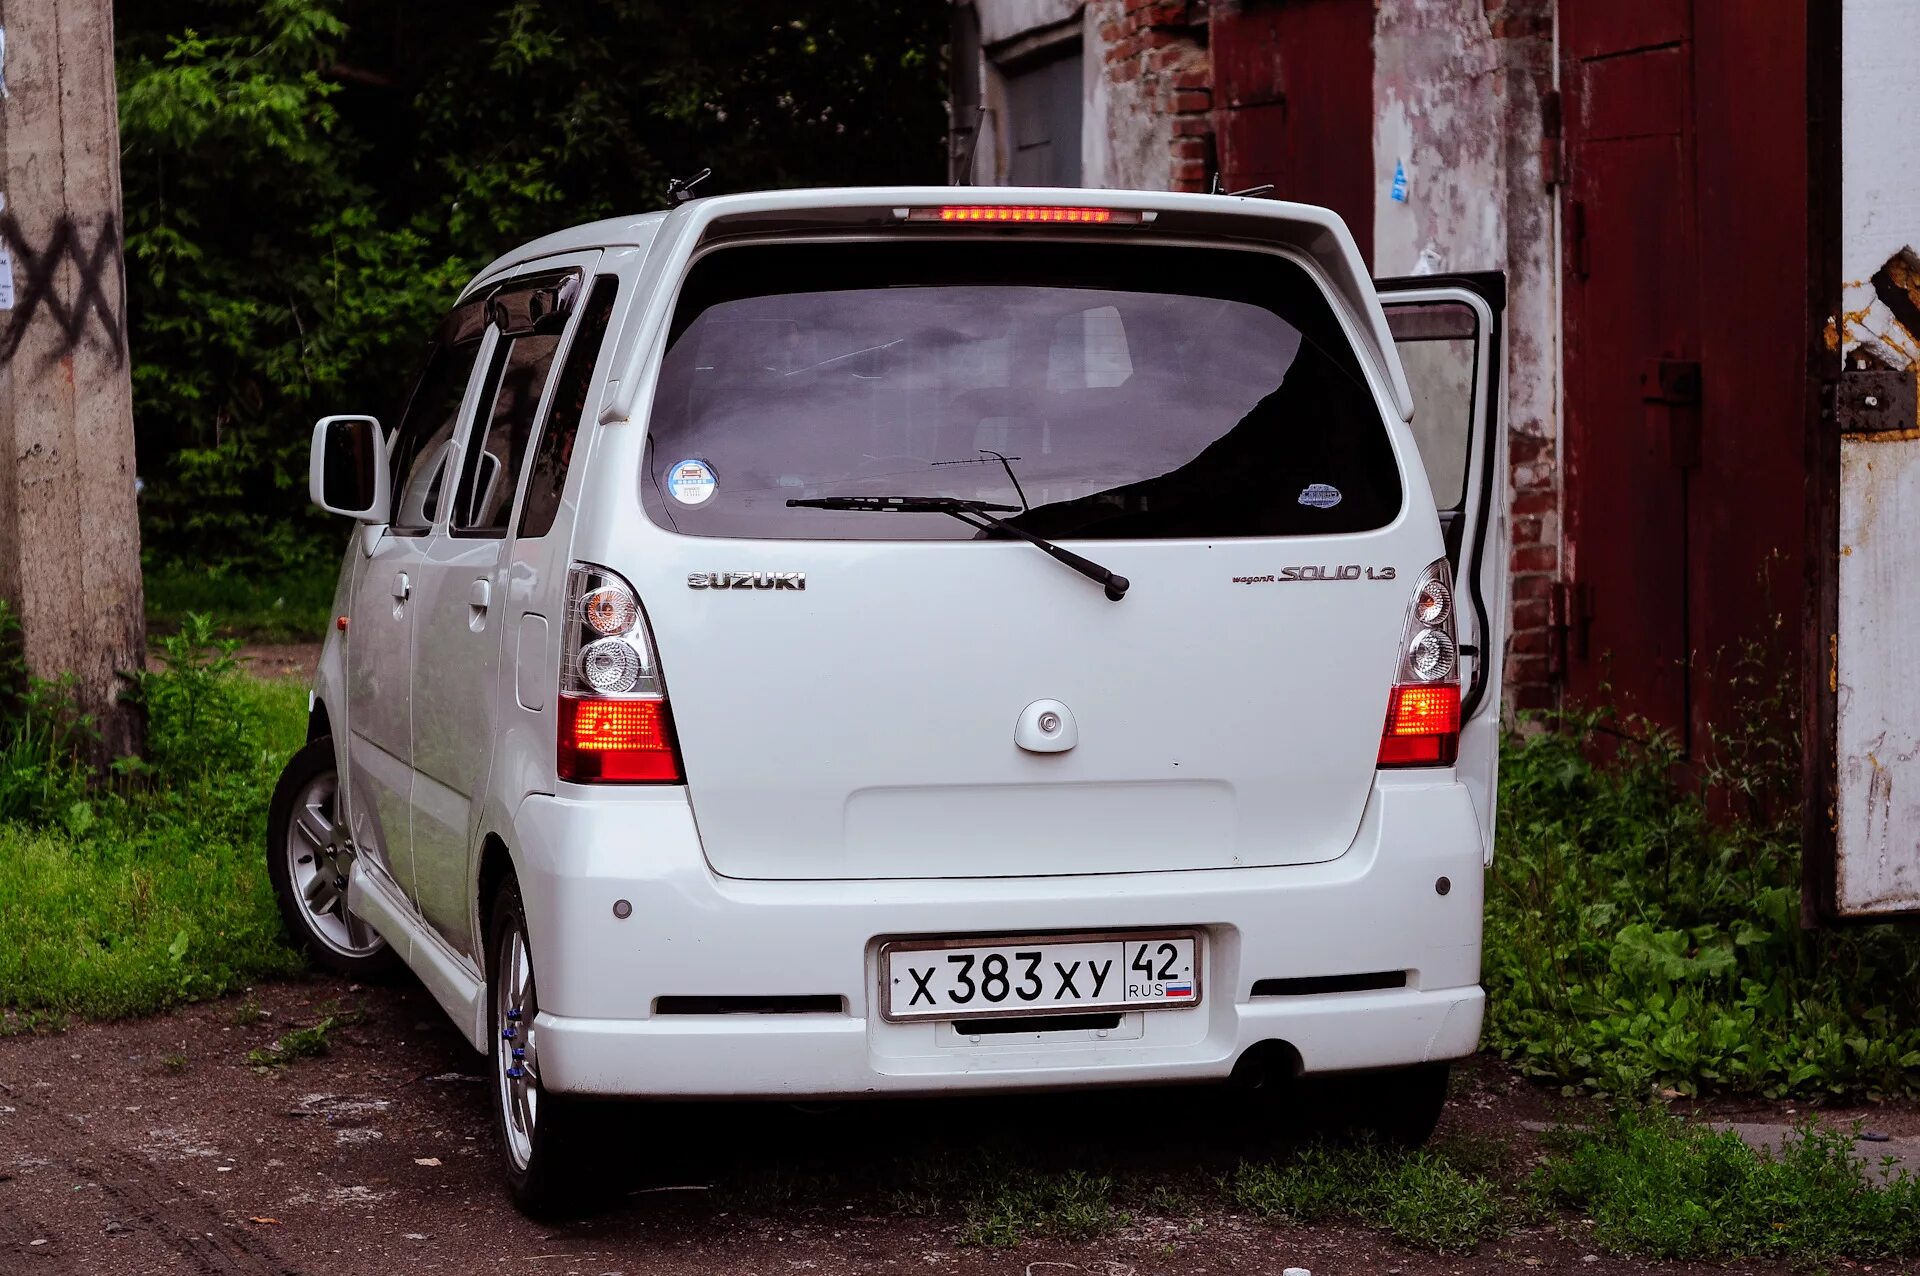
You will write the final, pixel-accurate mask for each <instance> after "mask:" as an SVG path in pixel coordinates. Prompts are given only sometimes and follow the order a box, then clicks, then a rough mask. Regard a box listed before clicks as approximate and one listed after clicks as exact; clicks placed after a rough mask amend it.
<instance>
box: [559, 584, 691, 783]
mask: <svg viewBox="0 0 1920 1276" xmlns="http://www.w3.org/2000/svg"><path fill="white" fill-rule="evenodd" d="M565 632H566V642H565V645H564V646H563V647H562V649H561V653H560V656H561V659H560V730H559V747H558V749H557V751H556V753H555V771H556V772H557V774H558V775H559V777H560V778H561V779H563V780H571V781H573V782H574V783H576V784H679V783H680V782H681V781H682V780H683V779H684V775H683V773H682V771H681V768H680V747H679V745H678V744H677V743H676V742H675V740H674V737H673V718H672V716H671V715H670V714H669V713H668V711H667V689H666V684H665V683H663V682H661V680H660V658H659V655H658V654H657V653H656V651H655V650H654V645H653V635H652V633H650V632H649V631H648V629H647V618H646V617H645V616H644V615H643V614H641V611H640V599H639V597H638V596H637V595H636V594H635V593H634V592H633V586H632V585H629V584H628V583H627V582H626V581H625V580H624V579H623V578H622V577H621V576H620V574H619V573H618V572H614V571H609V570H608V569H607V568H605V567H596V566H594V565H593V564H591V563H575V564H574V565H573V568H572V570H571V571H569V572H568V573H567V617H566V622H565Z"/></svg>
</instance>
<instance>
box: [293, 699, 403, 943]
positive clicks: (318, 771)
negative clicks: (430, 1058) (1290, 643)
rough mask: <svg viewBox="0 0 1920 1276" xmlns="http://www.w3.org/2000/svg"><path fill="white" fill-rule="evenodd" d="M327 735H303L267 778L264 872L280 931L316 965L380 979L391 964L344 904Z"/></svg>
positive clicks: (341, 841) (347, 848)
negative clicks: (275, 777)
mask: <svg viewBox="0 0 1920 1276" xmlns="http://www.w3.org/2000/svg"><path fill="white" fill-rule="evenodd" d="M339 797H340V782H339V775H338V773H337V771H336V770H335V766H334V757H333V738H332V737H331V736H321V737H320V738H319V739H317V740H311V741H309V742H308V743H307V744H306V746H305V747H304V748H302V749H301V750H300V752H298V753H296V754H294V755H293V759H292V760H291V761H289V762H288V763H287V766H286V769H285V770H284V771H282V772H281V773H280V782H279V783H278V784H276V785H275V786H274V790H273V803H272V805H271V806H270V807H269V808H268V812H267V878H268V880H269V881H271V882H272V883H273V894H274V898H275V900H276V901H278V903H279V905H280V920H281V921H282V922H283V923H284V924H285V926H286V928H287V934H288V935H290V936H291V937H292V938H293V940H294V942H295V943H296V944H298V945H299V946H300V947H301V948H303V949H305V950H306V953H307V955H308V956H309V957H311V958H312V959H313V962H314V964H315V965H317V966H321V967H323V968H325V969H327V970H330V971H333V972H334V973H335V974H337V975H345V976H347V977H348V978H350V979H366V980H374V979H380V978H383V977H384V976H387V975H390V974H392V973H393V971H394V969H395V967H396V966H397V965H398V960H397V959H396V958H395V956H394V953H393V949H392V948H390V947H388V945H387V941H386V940H385V939H383V938H381V936H380V932H378V931H376V930H375V929H374V928H373V927H372V926H370V925H368V924H367V923H366V922H364V921H362V920H361V919H360V918H358V917H355V916H354V915H353V914H352V913H350V912H348V911H347V892H346V886H345V883H346V880H347V878H348V876H349V875H350V874H351V873H352V869H353V856H354V849H353V842H352V839H351V838H350V837H349V836H348V834H347V830H346V828H345V826H344V825H343V824H342V822H341V821H340V819H339V806H340V802H339Z"/></svg>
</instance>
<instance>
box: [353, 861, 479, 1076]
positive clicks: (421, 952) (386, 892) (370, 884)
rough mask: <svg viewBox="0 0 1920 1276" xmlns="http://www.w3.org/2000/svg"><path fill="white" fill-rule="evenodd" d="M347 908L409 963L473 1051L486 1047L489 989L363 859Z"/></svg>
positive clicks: (396, 889)
mask: <svg viewBox="0 0 1920 1276" xmlns="http://www.w3.org/2000/svg"><path fill="white" fill-rule="evenodd" d="M347 907H348V908H350V909H352V910H353V912H354V914H355V915H356V916H357V917H359V918H360V919H361V920H363V921H365V922H367V923H368V924H369V925H371V926H372V927H373V928H374V929H375V930H377V931H379V932H380V934H381V936H382V937H383V938H385V939H386V941H387V942H388V943H389V944H392V945H393V949H394V951H395V952H397V953H399V954H400V959H401V960H402V961H404V962H406V963H407V965H408V966H409V967H410V968H411V969H412V970H413V973H414V974H416V975H418V976H419V977H420V982H421V983H423V984H425V985H426V986H427V991H428V992H430V993H432V994H433V999H434V1000H435V1001H437V1002H439V1003H440V1006H441V1008H442V1009H443V1010H445V1011H446V1012H447V1014H448V1015H449V1016H450V1017H451V1018H452V1019H453V1022H454V1026H455V1027H457V1028H459V1029H460V1031H461V1032H462V1033H464V1034H465V1035H466V1038H467V1040H468V1041H469V1042H471V1043H472V1045H473V1048H474V1049H475V1050H480V1051H485V1050H486V1048H487V984H486V980H485V979H483V978H482V977H481V976H480V973H479V972H478V971H476V970H475V969H474V968H473V965H472V963H470V962H469V961H468V960H467V959H466V958H465V957H462V956H461V955H460V954H458V953H456V952H454V951H453V949H452V948H450V947H448V946H447V943H446V941H445V940H443V939H441V938H440V936H439V935H438V934H437V933H436V932H435V931H434V929H433V927H431V926H429V925H427V923H426V921H425V920H424V919H423V918H421V917H420V915H419V914H418V913H416V912H414V911H413V907H412V905H410V904H408V903H407V899H406V896H405V895H404V894H402V893H401V891H400V888H399V887H398V886H397V885H395V884H394V882H393V879H391V878H389V877H388V876H387V875H386V874H385V873H383V872H381V871H380V870H379V869H378V868H376V867H374V866H373V865H371V864H369V863H368V862H367V860H366V858H365V857H364V856H362V857H360V858H358V859H356V860H354V863H353V880H352V881H350V882H349V883H348V884H347Z"/></svg>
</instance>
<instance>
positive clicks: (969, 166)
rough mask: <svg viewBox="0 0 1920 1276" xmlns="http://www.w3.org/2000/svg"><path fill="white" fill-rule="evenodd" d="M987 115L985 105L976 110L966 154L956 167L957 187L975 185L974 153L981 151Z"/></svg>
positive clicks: (968, 136) (968, 131) (960, 158)
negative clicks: (981, 138) (981, 136)
mask: <svg viewBox="0 0 1920 1276" xmlns="http://www.w3.org/2000/svg"><path fill="white" fill-rule="evenodd" d="M987 115H988V111H987V108H986V105H985V104H984V103H982V104H981V105H980V106H977V107H975V108H974V113H973V127H972V128H970V129H968V130H967V151H966V154H964V155H961V156H959V157H958V163H956V164H955V166H954V167H955V169H956V170H957V176H958V177H959V180H958V181H956V182H955V183H954V185H956V186H971V185H973V153H974V152H975V151H977V150H979V149H980V133H981V130H982V129H983V128H985V127H986V123H987Z"/></svg>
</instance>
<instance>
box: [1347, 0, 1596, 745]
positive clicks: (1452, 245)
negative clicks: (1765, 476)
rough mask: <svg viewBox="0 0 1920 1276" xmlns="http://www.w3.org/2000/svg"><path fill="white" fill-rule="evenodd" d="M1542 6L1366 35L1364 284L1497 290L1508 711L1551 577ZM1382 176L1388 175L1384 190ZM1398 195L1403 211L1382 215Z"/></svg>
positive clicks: (1540, 684) (1414, 6) (1555, 563)
mask: <svg viewBox="0 0 1920 1276" xmlns="http://www.w3.org/2000/svg"><path fill="white" fill-rule="evenodd" d="M1552 72H1553V64H1552V17H1551V7H1550V4H1549V3H1548V0H1516V2H1514V3H1505V2H1503V0H1380V4H1379V9H1378V13H1377V17H1376V19H1375V25H1374V102H1375V116H1374V136H1373V162H1374V190H1375V192H1376V194H1375V204H1374V208H1375V216H1374V225H1373V245H1374V269H1375V271H1376V272H1377V273H1378V274H1381V275H1412V274H1438V273H1443V272H1447V271H1473V270H1500V271H1505V272H1506V275H1507V287H1508V310H1507V366H1506V368H1505V369H1504V372H1505V379H1506V399H1507V431H1508V438H1507V454H1508V459H1509V465H1510V469H1509V480H1510V483H1509V486H1508V492H1507V494H1508V501H1507V504H1506V509H1505V511H1504V513H1505V514H1506V516H1507V517H1508V519H1509V532H1510V536H1511V544H1512V546H1513V551H1514V557H1513V563H1512V566H1513V569H1514V575H1513V580H1512V589H1511V595H1510V596H1511V598H1512V600H1513V610H1512V614H1511V616H1510V625H1509V637H1508V641H1509V643H1510V651H1509V656H1508V660H1507V664H1506V669H1507V679H1506V681H1507V690H1508V695H1509V698H1510V700H1512V701H1513V702H1514V703H1515V704H1516V705H1518V706H1519V707H1521V708H1541V707H1545V705H1546V704H1547V703H1548V702H1549V700H1550V697H1551V694H1552V692H1551V689H1550V685H1549V677H1548V671H1547V656H1546V651H1547V643H1548V634H1549V631H1548V623H1549V616H1548V600H1549V595H1550V593H1551V589H1552V583H1553V580H1554V578H1555V577H1556V575H1557V574H1558V572H1559V570H1560V567H1561V564H1560V559H1559V555H1560V483H1559V474H1558V469H1557V466H1556V464H1555V458H1556V457H1557V456H1558V455H1559V452H1560V444H1559V431H1558V412H1557V396H1558V388H1559V369H1560V349H1559V342H1558V334H1559V330H1560V294H1559V289H1558V287H1557V276H1556V273H1555V271H1556V260H1557V258H1556V255H1555V223H1554V215H1553V203H1554V201H1553V194H1552V192H1551V191H1550V190H1549V189H1548V187H1547V185H1546V182H1545V179H1544V176H1543V174H1542V171H1541V160H1540V149H1541V147H1540V139H1541V95H1542V93H1543V92H1545V91H1546V90H1547V89H1548V88H1549V86H1550V85H1551V82H1552ZM1396 174H1403V175H1404V179H1405V180H1404V182H1403V183H1396V181H1395V178H1396ZM1396 190H1398V192H1399V193H1400V194H1403V195H1404V197H1405V198H1404V199H1396V198H1395V197H1394V196H1395V192H1396Z"/></svg>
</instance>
